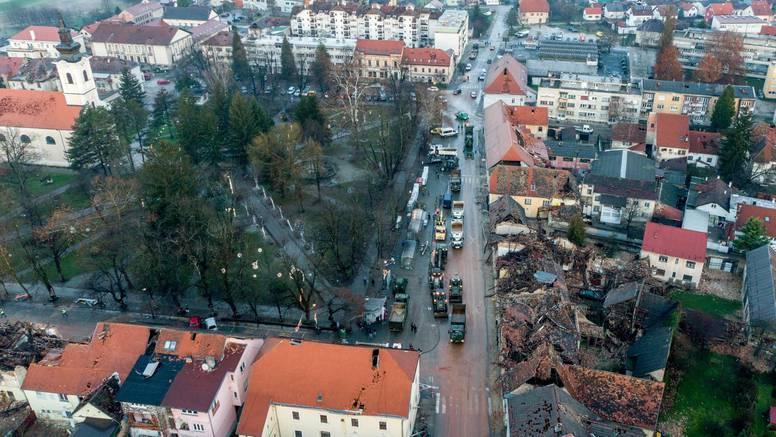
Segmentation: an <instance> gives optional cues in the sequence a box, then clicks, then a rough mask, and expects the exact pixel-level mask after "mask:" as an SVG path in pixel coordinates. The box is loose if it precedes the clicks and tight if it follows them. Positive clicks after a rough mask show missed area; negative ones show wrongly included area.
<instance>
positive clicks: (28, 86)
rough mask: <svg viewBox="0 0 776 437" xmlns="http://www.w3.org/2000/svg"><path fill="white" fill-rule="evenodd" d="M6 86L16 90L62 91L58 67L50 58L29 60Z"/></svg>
mask: <svg viewBox="0 0 776 437" xmlns="http://www.w3.org/2000/svg"><path fill="white" fill-rule="evenodd" d="M19 59H20V58H19ZM6 85H7V87H8V88H11V89H15V90H37V91H62V84H61V83H60V82H59V74H57V67H56V65H54V61H52V60H51V59H49V58H29V59H27V62H25V63H24V65H22V66H21V67H20V68H19V69H18V71H17V72H16V75H15V76H13V77H11V78H9V79H8V81H7V82H6Z"/></svg>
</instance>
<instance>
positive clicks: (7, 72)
mask: <svg viewBox="0 0 776 437" xmlns="http://www.w3.org/2000/svg"><path fill="white" fill-rule="evenodd" d="M26 62H27V59H26V58H11V57H9V56H0V80H2V81H3V83H4V84H7V83H8V80H9V79H11V78H12V77H14V76H16V74H17V73H18V72H19V68H21V66H22V65H24V64H25V63H26Z"/></svg>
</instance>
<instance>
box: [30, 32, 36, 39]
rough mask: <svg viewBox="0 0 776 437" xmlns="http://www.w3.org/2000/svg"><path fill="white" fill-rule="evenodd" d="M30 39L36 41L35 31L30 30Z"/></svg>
mask: <svg viewBox="0 0 776 437" xmlns="http://www.w3.org/2000/svg"><path fill="white" fill-rule="evenodd" d="M30 39H31V40H33V41H35V31H34V30H30Z"/></svg>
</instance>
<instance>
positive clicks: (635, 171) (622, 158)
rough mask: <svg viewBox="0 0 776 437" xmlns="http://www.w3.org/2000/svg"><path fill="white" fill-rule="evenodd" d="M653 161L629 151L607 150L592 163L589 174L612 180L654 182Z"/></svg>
mask: <svg viewBox="0 0 776 437" xmlns="http://www.w3.org/2000/svg"><path fill="white" fill-rule="evenodd" d="M655 172H656V171H655V161H653V160H651V159H649V158H647V157H646V156H644V155H642V154H640V153H636V152H631V151H630V150H607V151H605V152H601V153H599V154H598V159H596V160H595V161H593V165H592V166H591V168H590V174H592V175H595V176H607V177H613V178H624V179H635V180H640V181H652V182H654V180H655Z"/></svg>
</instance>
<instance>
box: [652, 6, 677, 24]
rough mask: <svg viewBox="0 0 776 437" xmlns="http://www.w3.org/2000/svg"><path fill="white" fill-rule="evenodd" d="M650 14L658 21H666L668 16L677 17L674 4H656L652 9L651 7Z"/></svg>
mask: <svg viewBox="0 0 776 437" xmlns="http://www.w3.org/2000/svg"><path fill="white" fill-rule="evenodd" d="M652 15H653V16H654V17H655V18H656V19H658V20H660V21H666V20H667V19H668V17H669V16H670V17H673V18H678V16H677V15H678V11H677V8H676V6H675V5H671V4H662V5H656V6H655V7H654V9H652Z"/></svg>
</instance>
